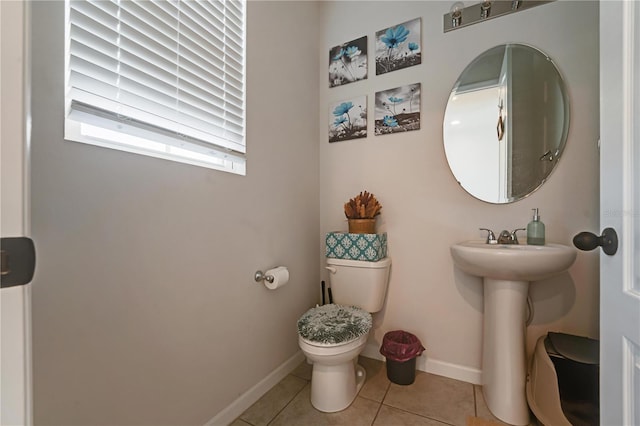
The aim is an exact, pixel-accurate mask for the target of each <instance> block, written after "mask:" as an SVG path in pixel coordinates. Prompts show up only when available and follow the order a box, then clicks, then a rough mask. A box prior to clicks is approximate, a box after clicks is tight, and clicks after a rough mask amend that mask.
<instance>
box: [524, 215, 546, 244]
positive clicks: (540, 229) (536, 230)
mask: <svg viewBox="0 0 640 426" xmlns="http://www.w3.org/2000/svg"><path fill="white" fill-rule="evenodd" d="M531 210H533V219H532V220H531V222H529V224H528V225H527V244H532V245H536V246H543V245H544V223H542V222H540V215H538V209H531Z"/></svg>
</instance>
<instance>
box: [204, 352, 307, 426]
mask: <svg viewBox="0 0 640 426" xmlns="http://www.w3.org/2000/svg"><path fill="white" fill-rule="evenodd" d="M303 360H304V354H303V353H302V351H298V352H296V353H295V354H294V355H293V356H292V357H291V358H289V359H288V360H286V361H285V362H284V363H282V365H280V366H279V367H277V368H276V369H275V370H274V371H273V372H271V373H270V374H269V375H268V376H267V377H265V378H264V379H262V380H260V381H259V382H258V383H257V384H256V385H255V386H253V387H252V388H251V389H249V390H248V391H246V392H245V393H243V394H242V395H240V397H238V399H236V400H235V401H233V402H232V403H231V404H229V406H227V407H226V408H225V409H223V410H222V411H220V412H219V413H218V414H216V415H215V417H213V418H212V419H211V420H209V421H208V422H207V423H205V426H222V425H225V426H226V425H229V424H230V423H231V422H233V421H234V420H235V419H236V418H238V416H239V415H240V414H242V413H244V412H245V411H246V410H247V408H249V407H251V406H252V405H253V404H254V403H255V402H256V401H257V400H259V399H260V398H261V397H262V396H263V395H264V394H265V393H267V391H269V389H271V388H272V387H274V386H275V385H276V384H278V383H279V382H280V380H282V379H284V378H285V377H286V376H287V375H288V374H289V373H291V372H292V371H293V370H295V369H296V367H297V366H298V365H300V363H301V362H302V361H303Z"/></svg>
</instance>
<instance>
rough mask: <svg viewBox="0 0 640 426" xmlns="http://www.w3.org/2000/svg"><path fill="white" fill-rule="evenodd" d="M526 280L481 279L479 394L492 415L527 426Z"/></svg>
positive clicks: (511, 422) (527, 288)
mask: <svg viewBox="0 0 640 426" xmlns="http://www.w3.org/2000/svg"><path fill="white" fill-rule="evenodd" d="M528 292H529V282H528V281H507V280H496V279H492V278H486V277H485V278H484V339H483V346H482V393H483V394H484V399H485V401H486V403H487V407H489V410H491V413H493V415H494V416H496V417H497V418H499V419H500V420H502V421H504V422H506V423H509V424H512V425H528V424H529V405H528V404H527V397H526V391H525V383H526V377H527V366H526V363H527V361H526V352H525V336H526V328H525V327H526V326H525V322H526V319H525V314H526V305H527V294H528Z"/></svg>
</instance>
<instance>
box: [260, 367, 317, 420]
mask: <svg viewBox="0 0 640 426" xmlns="http://www.w3.org/2000/svg"><path fill="white" fill-rule="evenodd" d="M295 377H298V376H295ZM304 380H305V381H306V382H307V383H305V384H304V386H303V387H302V388H300V390H299V391H298V392H296V393H295V395H293V396H292V397H291V399H290V400H289V401H288V402H287V403H286V404H285V405H284V407H282V408H281V409H280V411H278V412H277V413H276V414H274V415H273V417H272V418H271V420H269V421H268V422H267V426H269V425H270V424H271V423H273V421H274V420H275V419H276V418H277V417H278V416H279V415H280V413H282V412H283V411H284V410H286V409H287V407H288V406H289V404H291V403H292V402H293V400H294V399H296V397H297V396H298V395H300V393H301V392H302V391H303V390H304V389H305V388H306V387H307V386H309V384H310V383H311V380H307V379H304Z"/></svg>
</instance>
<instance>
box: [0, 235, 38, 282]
mask: <svg viewBox="0 0 640 426" xmlns="http://www.w3.org/2000/svg"><path fill="white" fill-rule="evenodd" d="M1 243H2V244H1V247H2V248H1V249H0V277H1V278H0V286H1V287H2V288H5V287H14V286H18V285H24V284H29V283H30V282H31V280H32V279H33V274H34V272H35V268H36V249H35V246H34V244H33V240H32V239H31V238H27V237H11V238H2V240H1Z"/></svg>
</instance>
